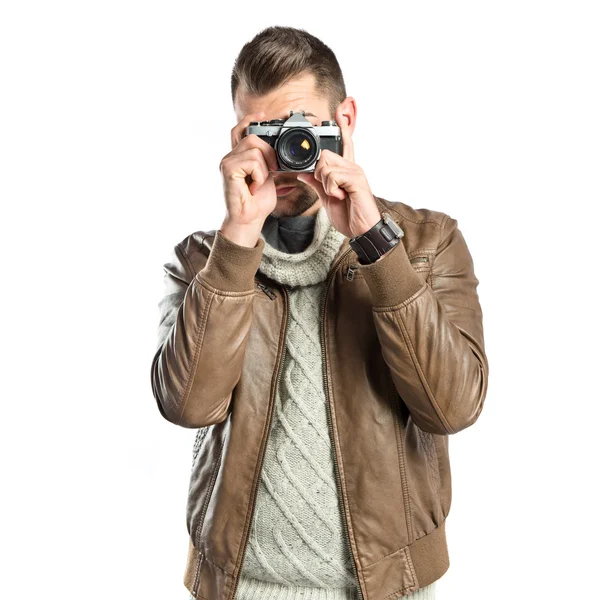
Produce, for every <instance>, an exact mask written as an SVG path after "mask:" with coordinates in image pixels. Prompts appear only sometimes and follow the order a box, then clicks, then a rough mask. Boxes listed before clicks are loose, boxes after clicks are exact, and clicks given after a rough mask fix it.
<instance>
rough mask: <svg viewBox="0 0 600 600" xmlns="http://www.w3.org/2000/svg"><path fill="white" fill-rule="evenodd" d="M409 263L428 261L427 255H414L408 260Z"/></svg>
mask: <svg viewBox="0 0 600 600" xmlns="http://www.w3.org/2000/svg"><path fill="white" fill-rule="evenodd" d="M409 262H411V263H420V262H421V263H428V262H429V257H428V256H415V257H414V258H411V259H410V261H409Z"/></svg>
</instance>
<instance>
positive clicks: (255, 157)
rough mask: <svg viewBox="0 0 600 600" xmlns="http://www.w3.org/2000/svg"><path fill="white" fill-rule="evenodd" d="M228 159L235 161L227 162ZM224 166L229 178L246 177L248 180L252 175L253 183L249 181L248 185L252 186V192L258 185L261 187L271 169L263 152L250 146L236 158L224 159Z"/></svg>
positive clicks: (226, 175) (225, 173)
mask: <svg viewBox="0 0 600 600" xmlns="http://www.w3.org/2000/svg"><path fill="white" fill-rule="evenodd" d="M227 161H235V162H232V164H227ZM223 167H224V175H225V177H226V178H227V179H230V180H235V179H244V180H246V181H247V182H248V178H249V177H250V178H251V183H250V182H248V183H249V185H248V187H249V188H251V193H253V192H254V191H255V190H256V188H257V187H261V186H262V185H263V183H264V182H265V181H266V180H267V178H268V177H269V169H268V167H267V164H266V162H265V159H264V156H263V155H262V152H261V151H260V150H259V149H258V148H248V149H247V150H245V151H244V152H240V153H239V154H238V155H237V156H236V157H235V158H231V156H230V157H229V158H228V159H226V160H224V161H223ZM254 184H255V185H254Z"/></svg>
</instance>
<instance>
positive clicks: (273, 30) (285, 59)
mask: <svg viewBox="0 0 600 600" xmlns="http://www.w3.org/2000/svg"><path fill="white" fill-rule="evenodd" d="M306 72H309V73H312V74H313V75H314V77H315V88H316V89H319V90H323V92H324V93H325V94H326V96H327V97H328V98H329V110H330V112H331V118H334V115H335V111H336V109H337V107H338V106H339V104H340V103H341V102H343V101H344V99H345V98H346V86H345V84H344V77H343V75H342V70H341V68H340V65H339V63H338V61H337V58H336V57H335V54H334V53H333V51H332V50H331V48H329V46H327V45H325V44H324V43H323V42H322V41H321V40H319V39H318V38H316V37H315V36H314V35H311V34H310V33H308V32H307V31H305V30H304V29H296V28H294V27H282V26H272V27H267V28H266V29H263V30H262V31H261V32H259V33H258V34H257V35H256V36H254V38H253V39H252V40H250V41H249V42H247V43H246V44H244V46H243V47H242V49H241V50H240V53H239V55H238V57H237V59H236V60H235V63H234V66H233V70H232V73H231V99H232V101H233V102H234V103H235V94H236V92H237V90H238V88H240V87H241V88H242V89H243V90H244V92H245V93H248V94H250V95H252V96H264V95H265V94H268V93H269V92H272V91H273V90H275V89H277V88H279V87H281V86H282V85H283V84H284V83H286V82H287V81H288V80H290V79H293V78H294V77H297V76H299V75H301V74H304V73H306Z"/></svg>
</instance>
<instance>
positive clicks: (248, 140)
mask: <svg viewBox="0 0 600 600" xmlns="http://www.w3.org/2000/svg"><path fill="white" fill-rule="evenodd" d="M252 148H256V149H257V150H259V151H260V152H261V153H262V155H263V158H264V160H265V164H266V165H267V169H268V170H269V171H277V169H278V164H277V156H276V155H275V150H274V149H273V147H272V146H271V145H270V144H268V143H267V142H265V140H262V139H261V138H259V137H258V136H257V135H255V134H253V133H251V134H250V135H248V136H246V137H244V138H243V139H242V140H241V142H240V143H239V144H238V145H237V146H236V147H235V148H234V149H233V150H232V151H231V154H241V153H243V152H246V151H247V150H249V149H252Z"/></svg>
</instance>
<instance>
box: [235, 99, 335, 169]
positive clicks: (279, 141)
mask: <svg viewBox="0 0 600 600" xmlns="http://www.w3.org/2000/svg"><path fill="white" fill-rule="evenodd" d="M250 134H255V135H257V136H258V137H259V138H260V139H261V140H264V141H265V142H267V144H269V145H270V146H272V147H273V148H274V150H275V155H276V156H277V166H278V169H277V170H278V171H302V172H307V171H308V172H310V171H314V170H315V167H316V164H317V161H318V160H319V158H320V156H321V150H331V151H332V152H335V153H336V154H340V155H341V154H342V134H341V130H340V128H339V127H338V126H337V124H336V122H335V121H322V122H321V126H320V127H316V126H314V125H313V124H312V123H311V122H310V121H309V120H308V119H306V117H305V116H304V111H299V112H294V111H293V110H291V111H290V117H289V119H288V120H287V121H286V120H284V119H273V120H271V121H261V122H260V123H259V122H258V121H252V122H251V123H250V125H249V126H248V127H246V135H250Z"/></svg>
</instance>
